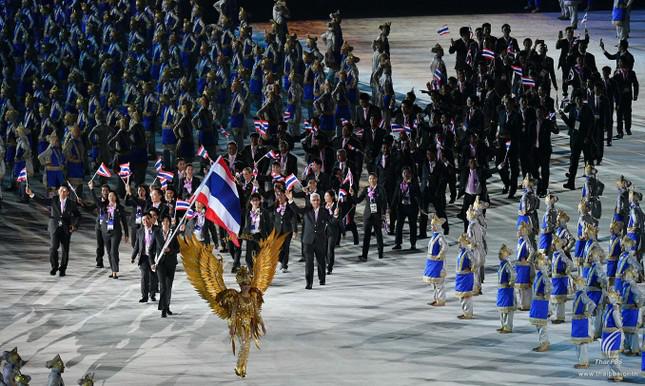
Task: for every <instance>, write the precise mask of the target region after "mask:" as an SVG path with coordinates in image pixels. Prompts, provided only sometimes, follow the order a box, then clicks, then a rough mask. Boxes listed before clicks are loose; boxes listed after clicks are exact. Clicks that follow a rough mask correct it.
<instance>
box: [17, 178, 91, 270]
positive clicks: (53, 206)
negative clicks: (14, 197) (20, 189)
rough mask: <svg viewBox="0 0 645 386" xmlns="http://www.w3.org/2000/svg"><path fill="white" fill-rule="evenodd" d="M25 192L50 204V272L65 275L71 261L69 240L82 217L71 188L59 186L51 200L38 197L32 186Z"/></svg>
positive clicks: (48, 228) (41, 201)
mask: <svg viewBox="0 0 645 386" xmlns="http://www.w3.org/2000/svg"><path fill="white" fill-rule="evenodd" d="M25 193H26V194H27V195H28V196H29V197H30V198H32V199H33V198H35V199H36V201H38V202H40V203H41V204H43V205H47V204H48V203H49V204H50V210H49V223H48V225H47V230H48V231H49V238H50V247H49V263H50V264H51V268H52V269H51V270H50V271H49V274H50V275H52V276H54V275H56V272H57V271H58V273H59V276H61V277H62V276H65V271H66V270H67V263H68V261H69V241H70V238H71V237H72V233H74V232H75V231H76V229H77V228H78V223H79V221H80V218H81V213H80V212H79V211H78V205H77V204H76V202H75V201H74V200H72V199H71V198H70V197H69V188H68V187H67V186H60V187H59V188H58V196H54V197H53V198H52V199H51V202H48V201H49V200H46V199H42V198H39V197H36V196H35V194H34V193H33V192H32V191H31V189H30V188H26V189H25ZM59 247H61V248H62V256H61V260H60V265H59V264H58V248H59Z"/></svg>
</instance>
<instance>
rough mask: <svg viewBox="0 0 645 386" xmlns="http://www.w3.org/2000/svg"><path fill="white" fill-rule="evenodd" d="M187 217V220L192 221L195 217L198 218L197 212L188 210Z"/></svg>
mask: <svg viewBox="0 0 645 386" xmlns="http://www.w3.org/2000/svg"><path fill="white" fill-rule="evenodd" d="M185 216H186V218H187V219H188V220H190V219H191V218H195V217H197V212H195V211H194V210H192V209H188V210H187V211H186V214H185Z"/></svg>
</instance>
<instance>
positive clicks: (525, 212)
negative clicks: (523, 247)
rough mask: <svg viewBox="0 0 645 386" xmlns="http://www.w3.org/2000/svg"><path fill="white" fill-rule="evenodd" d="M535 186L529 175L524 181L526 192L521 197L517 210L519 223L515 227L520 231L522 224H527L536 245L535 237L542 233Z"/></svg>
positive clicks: (538, 200) (538, 201)
mask: <svg viewBox="0 0 645 386" xmlns="http://www.w3.org/2000/svg"><path fill="white" fill-rule="evenodd" d="M534 185H535V180H533V179H532V178H531V177H530V176H529V175H528V174H527V175H526V177H524V180H523V181H522V187H523V188H524V192H523V193H522V197H520V204H519V208H518V210H517V223H516V224H515V225H516V227H517V228H518V229H519V227H520V224H522V223H527V224H528V225H529V229H530V230H531V233H530V238H531V241H532V242H533V243H534V244H535V236H536V235H537V234H538V232H539V231H540V227H539V222H538V214H537V210H538V209H539V208H540V199H539V198H538V197H537V196H536V195H535V192H534V191H533V186H534Z"/></svg>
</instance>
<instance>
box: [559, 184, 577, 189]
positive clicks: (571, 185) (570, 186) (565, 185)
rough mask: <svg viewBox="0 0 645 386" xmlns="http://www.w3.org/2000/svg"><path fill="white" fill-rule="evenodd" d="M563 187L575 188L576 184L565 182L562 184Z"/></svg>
mask: <svg viewBox="0 0 645 386" xmlns="http://www.w3.org/2000/svg"><path fill="white" fill-rule="evenodd" d="M562 186H563V187H564V188H566V189H569V190H576V186H575V185H574V184H570V183H568V182H567V183H566V184H564V185H562Z"/></svg>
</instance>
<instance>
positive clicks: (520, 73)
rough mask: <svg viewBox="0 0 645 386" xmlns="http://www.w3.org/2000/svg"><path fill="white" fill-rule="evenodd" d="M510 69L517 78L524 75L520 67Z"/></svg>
mask: <svg viewBox="0 0 645 386" xmlns="http://www.w3.org/2000/svg"><path fill="white" fill-rule="evenodd" d="M511 68H512V69H513V72H514V73H515V74H517V76H522V75H524V69H522V67H520V66H511Z"/></svg>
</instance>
